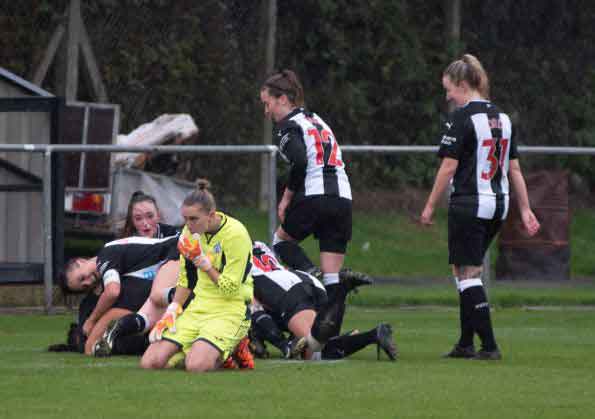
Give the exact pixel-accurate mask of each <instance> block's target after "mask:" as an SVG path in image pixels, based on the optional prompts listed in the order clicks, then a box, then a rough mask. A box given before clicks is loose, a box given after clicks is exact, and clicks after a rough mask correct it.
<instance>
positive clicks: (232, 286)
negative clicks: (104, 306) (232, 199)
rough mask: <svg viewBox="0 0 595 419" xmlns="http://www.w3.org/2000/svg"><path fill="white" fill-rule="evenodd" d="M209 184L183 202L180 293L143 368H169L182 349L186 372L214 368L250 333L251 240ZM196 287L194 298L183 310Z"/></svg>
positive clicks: (152, 336)
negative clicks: (223, 209) (217, 202)
mask: <svg viewBox="0 0 595 419" xmlns="http://www.w3.org/2000/svg"><path fill="white" fill-rule="evenodd" d="M207 187H208V185H207V184H204V183H202V184H199V185H198V188H197V190H195V191H194V192H192V193H190V194H189V195H188V196H187V197H186V198H185V199H184V202H183V204H182V215H183V217H184V220H185V226H184V229H183V231H182V234H181V236H180V240H179V242H178V249H179V250H180V275H179V278H178V283H177V287H176V292H175V297H174V301H173V302H172V303H171V304H170V305H169V307H168V308H167V311H166V313H165V314H164V315H163V317H162V318H161V320H160V321H159V322H158V323H157V325H156V326H155V328H154V329H153V330H152V331H151V334H150V339H151V341H153V343H151V345H150V346H149V348H148V349H147V351H146V352H145V354H144V355H143V357H142V359H141V363H140V365H141V367H142V368H151V369H160V368H165V367H167V364H168V361H169V360H170V358H171V357H172V356H173V355H174V354H176V353H178V352H180V351H182V352H183V353H184V354H185V362H184V363H185V368H186V370H188V371H191V372H206V371H212V370H214V369H217V368H218V367H219V366H221V365H222V363H223V360H225V359H227V357H228V356H229V355H230V353H231V351H232V350H233V349H234V348H235V347H236V346H237V345H238V343H240V341H241V340H242V339H243V338H245V337H246V336H247V333H248V329H249V327H250V318H249V317H250V316H249V315H248V308H247V303H246V301H249V300H250V298H251V296H252V277H251V276H250V268H251V258H252V252H251V247H252V241H251V239H250V236H249V234H248V231H247V230H246V228H245V227H244V226H243V225H242V223H240V222H239V221H238V220H235V219H233V218H231V217H229V216H228V215H226V214H224V213H222V212H219V211H217V210H216V205H215V199H214V198H213V195H211V193H210V192H209V191H208V189H207ZM192 290H194V294H195V298H194V299H193V300H192V302H191V303H190V304H189V305H188V307H187V308H186V309H185V310H182V305H183V303H184V302H185V300H186V298H187V297H188V296H189V295H190V292H191V291H192ZM244 342H246V341H244ZM246 343H247V342H246ZM244 347H247V344H245V345H244ZM247 353H248V354H249V351H243V352H240V354H242V355H247ZM239 361H240V362H241V363H242V360H241V359H240V360H239ZM251 362H253V360H252V359H248V360H245V362H243V363H242V365H241V366H245V367H248V368H250V367H253V363H252V364H251Z"/></svg>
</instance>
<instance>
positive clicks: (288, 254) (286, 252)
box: [273, 241, 316, 272]
mask: <svg viewBox="0 0 595 419" xmlns="http://www.w3.org/2000/svg"><path fill="white" fill-rule="evenodd" d="M273 249H274V250H275V253H276V254H277V255H278V256H279V258H280V259H281V261H282V262H283V263H285V264H286V265H287V266H289V267H290V268H292V269H298V270H300V271H304V272H311V271H312V270H313V269H316V265H314V264H313V263H312V261H311V260H310V258H309V257H308V256H307V255H306V252H304V249H302V248H301V247H300V245H299V244H297V243H296V242H293V241H282V242H279V243H277V244H276V245H274V246H273Z"/></svg>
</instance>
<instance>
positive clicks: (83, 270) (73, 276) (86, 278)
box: [66, 259, 99, 292]
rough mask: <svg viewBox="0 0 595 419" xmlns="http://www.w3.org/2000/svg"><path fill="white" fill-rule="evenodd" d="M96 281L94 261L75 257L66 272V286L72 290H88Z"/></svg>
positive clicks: (95, 284)
mask: <svg viewBox="0 0 595 419" xmlns="http://www.w3.org/2000/svg"><path fill="white" fill-rule="evenodd" d="M98 283H99V276H98V275H97V271H96V269H95V262H94V261H93V260H90V259H77V260H76V261H75V262H74V265H73V266H72V267H71V268H70V270H69V271H68V272H67V273H66V287H67V288H68V289H69V290H71V291H74V292H81V291H85V292H87V291H90V290H92V289H93V288H95V287H96V286H97V284H98Z"/></svg>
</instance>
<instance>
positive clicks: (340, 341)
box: [322, 329, 377, 359]
mask: <svg viewBox="0 0 595 419" xmlns="http://www.w3.org/2000/svg"><path fill="white" fill-rule="evenodd" d="M376 336H377V332H376V329H372V330H370V331H368V332H365V333H357V334H355V335H350V334H345V335H341V336H336V337H334V338H332V339H330V340H329V341H328V342H327V344H326V345H325V346H324V348H323V349H322V358H323V359H341V358H345V357H346V356H349V355H351V354H353V353H355V352H357V351H359V350H361V349H363V348H365V347H366V346H368V345H370V344H372V343H376V340H377V338H376Z"/></svg>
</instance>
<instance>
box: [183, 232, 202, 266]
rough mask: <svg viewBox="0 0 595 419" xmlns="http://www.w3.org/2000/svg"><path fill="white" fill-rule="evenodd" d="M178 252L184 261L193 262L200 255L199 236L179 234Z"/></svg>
mask: <svg viewBox="0 0 595 419" xmlns="http://www.w3.org/2000/svg"><path fill="white" fill-rule="evenodd" d="M178 250H179V251H180V254H182V256H184V257H185V258H186V259H188V260H191V261H192V262H195V261H196V260H197V259H198V258H199V257H200V256H201V255H202V248H201V247H200V240H199V235H198V234H193V235H192V236H190V235H188V234H181V235H180V238H179V239H178Z"/></svg>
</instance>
